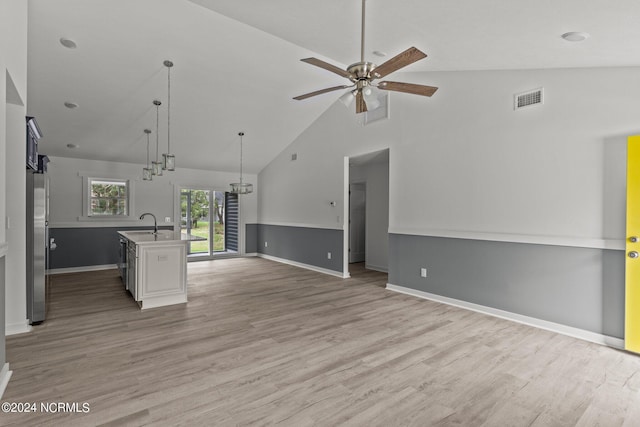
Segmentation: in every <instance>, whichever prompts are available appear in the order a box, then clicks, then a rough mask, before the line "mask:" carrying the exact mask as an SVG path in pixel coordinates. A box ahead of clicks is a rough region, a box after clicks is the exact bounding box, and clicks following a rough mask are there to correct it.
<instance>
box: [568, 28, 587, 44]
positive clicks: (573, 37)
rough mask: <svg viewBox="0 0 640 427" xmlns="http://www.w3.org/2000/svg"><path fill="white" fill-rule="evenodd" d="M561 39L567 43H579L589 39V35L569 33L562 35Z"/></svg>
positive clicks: (579, 32)
mask: <svg viewBox="0 0 640 427" xmlns="http://www.w3.org/2000/svg"><path fill="white" fill-rule="evenodd" d="M562 38H563V39H565V40H566V41H568V42H581V41H585V40H586V39H588V38H589V33H583V32H581V31H570V32H568V33H564V34H563V35H562Z"/></svg>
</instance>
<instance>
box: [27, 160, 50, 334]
mask: <svg viewBox="0 0 640 427" xmlns="http://www.w3.org/2000/svg"><path fill="white" fill-rule="evenodd" d="M48 196H49V195H48V182H47V176H46V174H44V173H38V172H33V171H29V170H27V318H28V319H29V323H30V324H32V325H37V324H39V323H42V322H43V321H44V319H45V314H46V304H45V303H46V270H47V264H48V261H49V260H48V255H49V254H48V252H49V251H48V241H49V230H48V220H49V209H48V208H49V200H48Z"/></svg>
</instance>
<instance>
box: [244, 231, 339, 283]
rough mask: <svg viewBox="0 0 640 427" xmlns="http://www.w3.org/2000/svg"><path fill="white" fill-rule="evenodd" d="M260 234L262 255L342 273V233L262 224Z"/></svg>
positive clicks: (258, 243) (259, 248)
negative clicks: (329, 253) (328, 257)
mask: <svg viewBox="0 0 640 427" xmlns="http://www.w3.org/2000/svg"><path fill="white" fill-rule="evenodd" d="M257 231H258V233H257V236H258V239H257V246H258V247H257V252H258V253H261V254H265V255H271V256H275V257H278V258H284V259H287V260H290V261H296V262H300V263H303V264H308V265H313V266H316V267H320V268H326V269H328V270H333V271H337V272H340V273H342V244H343V240H342V235H343V234H342V233H343V231H342V230H330V229H323V228H309V227H289V226H283V225H265V224H258V226H257ZM265 242H267V243H268V244H269V245H268V246H267V247H265V245H264V243H265ZM247 252H249V251H248V250H247ZM328 252H331V259H327V253H328Z"/></svg>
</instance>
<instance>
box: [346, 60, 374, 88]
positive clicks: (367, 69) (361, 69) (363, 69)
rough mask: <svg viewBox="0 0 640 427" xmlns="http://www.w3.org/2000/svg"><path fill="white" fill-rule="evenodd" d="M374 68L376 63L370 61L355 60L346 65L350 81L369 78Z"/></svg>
mask: <svg viewBox="0 0 640 427" xmlns="http://www.w3.org/2000/svg"><path fill="white" fill-rule="evenodd" d="M375 68H376V64H374V63H372V62H356V63H355V64H351V65H349V66H348V67H347V72H348V73H349V74H350V77H349V78H350V79H351V81H352V82H354V83H356V82H357V81H359V80H371V78H372V76H371V72H372V71H373V70H374V69H375Z"/></svg>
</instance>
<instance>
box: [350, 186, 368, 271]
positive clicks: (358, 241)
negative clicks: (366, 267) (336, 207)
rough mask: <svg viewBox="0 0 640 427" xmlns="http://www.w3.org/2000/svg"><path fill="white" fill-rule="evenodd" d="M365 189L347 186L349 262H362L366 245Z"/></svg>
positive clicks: (363, 187)
mask: <svg viewBox="0 0 640 427" xmlns="http://www.w3.org/2000/svg"><path fill="white" fill-rule="evenodd" d="M366 206H367V200H366V187H365V184H351V185H349V262H350V263H354V262H364V260H365V252H366V249H365V245H366Z"/></svg>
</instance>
